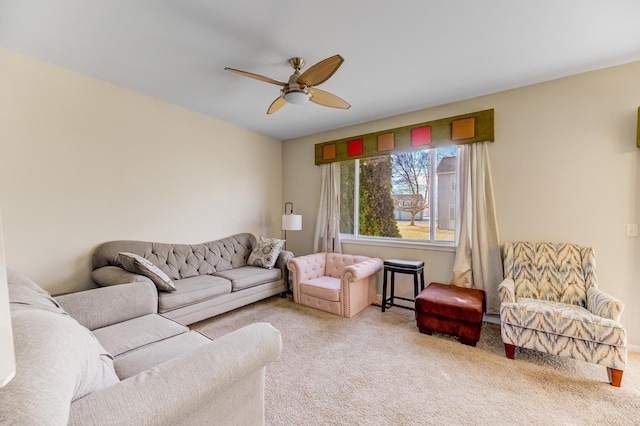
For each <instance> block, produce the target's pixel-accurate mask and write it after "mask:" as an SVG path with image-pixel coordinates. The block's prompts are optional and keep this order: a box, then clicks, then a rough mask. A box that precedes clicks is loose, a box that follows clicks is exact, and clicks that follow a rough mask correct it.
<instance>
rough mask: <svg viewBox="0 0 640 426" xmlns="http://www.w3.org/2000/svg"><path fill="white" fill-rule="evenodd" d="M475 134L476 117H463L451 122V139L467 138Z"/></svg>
mask: <svg viewBox="0 0 640 426" xmlns="http://www.w3.org/2000/svg"><path fill="white" fill-rule="evenodd" d="M475 135H476V119H475V118H474V117H471V118H463V119H462V120H456V121H454V122H452V123H451V140H452V141H458V140H460V139H469V138H472V137H474V136H475Z"/></svg>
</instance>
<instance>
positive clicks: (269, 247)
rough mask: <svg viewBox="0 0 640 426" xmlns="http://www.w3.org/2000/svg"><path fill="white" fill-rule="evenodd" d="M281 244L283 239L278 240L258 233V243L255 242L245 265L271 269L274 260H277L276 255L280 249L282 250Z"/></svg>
mask: <svg viewBox="0 0 640 426" xmlns="http://www.w3.org/2000/svg"><path fill="white" fill-rule="evenodd" d="M283 245H284V240H279V239H277V238H265V237H264V236H262V235H260V240H259V241H258V244H256V246H255V247H254V248H253V251H252V252H251V254H250V255H249V260H248V261H247V265H249V266H259V267H261V268H266V269H273V266H274V265H275V264H276V260H278V255H279V254H280V250H282V246H283Z"/></svg>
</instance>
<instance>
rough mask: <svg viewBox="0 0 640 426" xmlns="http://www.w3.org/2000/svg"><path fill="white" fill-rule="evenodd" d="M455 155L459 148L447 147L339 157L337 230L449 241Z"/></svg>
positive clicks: (452, 217) (358, 235)
mask: <svg viewBox="0 0 640 426" xmlns="http://www.w3.org/2000/svg"><path fill="white" fill-rule="evenodd" d="M432 159H435V161H432ZM456 159H457V148H456V147H446V148H433V149H427V150H420V151H411V152H399V153H395V154H391V155H385V156H381V157H371V158H365V159H361V160H352V161H344V162H342V163H341V164H340V232H341V233H343V234H350V235H354V236H356V237H378V238H392V239H402V240H413V241H424V242H453V241H454V239H455V235H454V232H455V231H454V230H455V207H454V206H455V202H456V185H455V180H456V176H457V170H456V168H457V162H456ZM452 189H453V191H452ZM439 206H442V207H441V208H439ZM431 224H434V225H435V226H431Z"/></svg>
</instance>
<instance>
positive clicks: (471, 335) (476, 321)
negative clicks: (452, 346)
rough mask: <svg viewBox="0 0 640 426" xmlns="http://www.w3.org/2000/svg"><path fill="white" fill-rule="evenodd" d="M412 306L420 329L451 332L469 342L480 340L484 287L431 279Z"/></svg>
mask: <svg viewBox="0 0 640 426" xmlns="http://www.w3.org/2000/svg"><path fill="white" fill-rule="evenodd" d="M415 306H416V322H417V323H418V329H419V330H420V333H426V334H431V333H433V332H434V331H437V332H439V333H445V334H452V335H454V336H457V337H458V338H459V339H460V341H461V342H462V343H464V344H465V345H471V346H475V345H476V343H478V340H480V331H481V330H482V314H483V312H484V291H483V290H478V289H475V288H464V287H457V286H454V285H447V284H439V283H431V284H429V286H428V287H427V288H425V289H424V290H422V292H421V293H420V294H419V295H418V297H416V305H415Z"/></svg>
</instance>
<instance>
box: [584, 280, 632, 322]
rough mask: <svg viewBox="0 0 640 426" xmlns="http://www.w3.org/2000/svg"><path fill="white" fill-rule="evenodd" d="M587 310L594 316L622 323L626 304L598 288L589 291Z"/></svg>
mask: <svg viewBox="0 0 640 426" xmlns="http://www.w3.org/2000/svg"><path fill="white" fill-rule="evenodd" d="M587 310H588V311H589V312H591V313H592V314H594V315H597V316H599V317H603V318H609V319H612V320H614V321H616V322H620V317H621V316H622V311H623V310H624V303H623V302H622V301H620V300H618V299H616V298H614V297H612V296H609V295H608V294H607V293H605V292H604V291H602V290H600V289H599V288H597V287H589V288H588V289H587Z"/></svg>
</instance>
